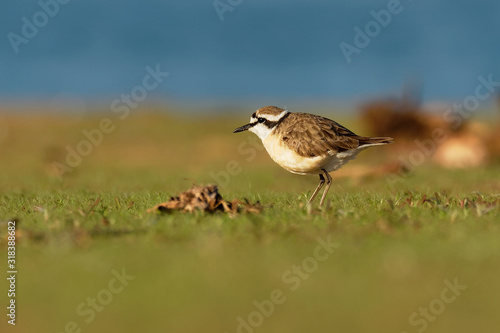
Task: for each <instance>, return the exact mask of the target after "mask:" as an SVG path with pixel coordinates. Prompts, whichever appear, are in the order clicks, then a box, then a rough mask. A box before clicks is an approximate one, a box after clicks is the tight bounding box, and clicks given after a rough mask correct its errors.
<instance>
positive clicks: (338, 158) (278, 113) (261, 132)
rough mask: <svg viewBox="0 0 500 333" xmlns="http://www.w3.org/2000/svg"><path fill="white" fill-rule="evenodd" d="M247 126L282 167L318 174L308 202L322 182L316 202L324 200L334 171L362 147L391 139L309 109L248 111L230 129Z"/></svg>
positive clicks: (385, 142)
mask: <svg viewBox="0 0 500 333" xmlns="http://www.w3.org/2000/svg"><path fill="white" fill-rule="evenodd" d="M246 130H249V131H251V132H253V133H255V134H257V136H258V137H259V138H260V139H261V140H262V143H263V144H264V147H265V148H266V150H267V152H268V154H269V156H271V158H272V159H273V160H274V162H276V163H278V164H279V165H280V166H281V167H283V168H284V169H285V170H288V171H290V172H292V173H295V174H299V175H310V174H318V175H319V184H318V186H317V187H316V189H315V190H314V192H313V194H312V195H311V197H310V199H309V201H308V203H307V204H310V203H311V202H312V201H313V200H314V198H315V197H316V195H317V194H318V191H319V190H320V189H321V188H322V187H323V185H324V184H325V178H326V188H325V191H324V192H323V196H322V197H321V202H320V206H322V205H323V203H324V201H325V197H326V194H327V193H328V190H329V189H330V186H331V183H332V177H331V176H330V174H329V172H332V171H335V170H337V169H339V168H340V167H342V166H343V165H344V164H346V163H347V162H349V161H350V160H352V159H354V158H355V157H356V155H358V154H359V152H360V151H361V150H363V149H366V148H368V147H372V146H379V145H385V144H388V143H392V142H393V139H392V138H390V137H366V136H359V135H357V134H354V133H353V132H351V131H350V130H348V129H347V128H345V127H344V126H342V125H340V124H339V123H337V122H335V121H333V120H330V119H328V118H325V117H321V116H316V115H313V114H309V113H294V112H289V111H287V110H285V109H282V108H279V107H276V106H266V107H263V108H261V109H259V110H257V111H256V112H254V113H253V114H252V117H251V118H250V123H249V124H246V125H244V126H241V127H238V128H237V129H235V130H234V132H233V133H238V132H243V131H246Z"/></svg>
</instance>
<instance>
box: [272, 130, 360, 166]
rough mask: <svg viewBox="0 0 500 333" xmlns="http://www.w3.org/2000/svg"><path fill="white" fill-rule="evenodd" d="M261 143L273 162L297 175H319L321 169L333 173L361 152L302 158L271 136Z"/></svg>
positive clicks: (357, 150)
mask: <svg viewBox="0 0 500 333" xmlns="http://www.w3.org/2000/svg"><path fill="white" fill-rule="evenodd" d="M262 143H263V144H264V147H265V148H266V150H267V152H268V154H269V156H271V158H272V159H273V160H274V162H276V163H278V164H279V165H280V166H281V167H283V168H284V169H286V170H288V171H290V172H292V173H296V174H299V175H307V174H319V173H321V169H325V170H326V171H328V172H331V171H335V170H337V169H339V168H340V167H342V166H343V165H344V164H346V163H347V162H349V161H350V160H352V159H354V158H355V157H356V155H358V154H359V152H360V151H361V150H362V149H360V148H357V149H353V150H348V151H345V152H342V153H338V154H333V155H323V156H315V157H304V156H300V155H299V154H297V153H296V152H295V151H293V150H291V149H289V148H288V147H286V146H285V145H283V144H282V142H281V140H279V139H277V138H276V137H275V136H273V135H269V136H267V137H266V138H265V139H264V140H263V141H262Z"/></svg>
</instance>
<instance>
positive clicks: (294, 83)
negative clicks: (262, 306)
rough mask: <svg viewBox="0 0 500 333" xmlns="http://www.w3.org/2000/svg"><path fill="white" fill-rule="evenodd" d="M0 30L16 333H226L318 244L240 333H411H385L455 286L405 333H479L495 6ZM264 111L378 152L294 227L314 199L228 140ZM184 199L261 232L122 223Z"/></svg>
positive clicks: (494, 288) (486, 286)
mask: <svg viewBox="0 0 500 333" xmlns="http://www.w3.org/2000/svg"><path fill="white" fill-rule="evenodd" d="M1 8H2V9H1V11H0V36H1V38H0V59H1V61H0V158H1V164H0V245H1V246H2V248H6V228H4V226H5V225H6V224H5V222H4V221H7V220H9V219H12V218H17V219H18V220H19V221H21V222H20V223H21V224H20V226H21V227H20V230H19V232H18V239H19V246H18V251H19V252H18V253H19V258H21V259H20V260H19V262H20V264H19V265H20V273H19V295H18V300H19V304H20V305H19V308H18V310H19V312H18V314H19V317H18V318H19V323H20V325H19V326H18V327H16V329H17V332H41V331H43V332H56V331H57V332H61V331H63V329H64V328H65V323H66V322H68V321H70V320H77V321H78V323H79V324H81V326H80V327H81V328H82V330H83V331H85V329H87V330H89V331H93V332H111V331H114V332H118V331H123V332H129V331H145V330H150V331H154V330H158V327H162V328H164V329H165V330H167V331H171V332H199V331H203V332H230V331H231V332H234V331H237V325H238V323H237V321H236V320H237V319H236V318H238V316H245V315H246V314H248V313H251V312H252V311H253V310H254V306H253V303H252V302H253V300H259V301H260V300H264V299H266V298H268V297H269V292H270V291H272V290H273V289H275V288H282V287H283V284H282V281H281V279H280V278H281V276H282V274H283V272H285V271H287V270H288V269H290V267H292V265H296V264H300V263H301V262H302V261H303V260H304V258H308V257H309V256H311V254H312V253H314V252H313V251H314V249H315V247H316V246H317V238H318V237H327V236H331V237H332V239H334V240H335V241H338V242H339V243H341V244H342V247H341V250H339V255H338V256H336V254H334V255H333V256H332V259H331V260H330V261H328V262H325V263H321V265H320V267H319V269H318V272H317V273H315V274H316V275H315V276H314V277H313V278H311V279H309V280H307V281H305V282H304V286H303V288H301V289H300V291H298V292H297V293H295V294H294V295H292V294H289V295H288V296H289V297H290V301H289V302H287V303H286V304H285V305H284V306H283V307H280V308H278V307H277V310H276V314H275V315H274V316H272V317H271V318H269V320H267V319H266V323H265V325H263V327H260V328H259V330H260V331H261V332H282V331H287V332H304V331H325V328H326V329H328V330H331V329H332V328H337V330H338V331H342V332H350V331H359V332H366V331H371V332H387V331H393V332H401V330H405V329H406V330H407V331H408V332H410V331H411V332H415V331H417V327H415V325H411V326H412V327H410V325H409V323H408V317H409V315H411V314H412V313H414V311H418V310H419V309H420V307H422V306H428V304H429V303H430V302H431V301H433V300H434V299H437V297H439V295H441V293H440V292H441V290H442V289H443V288H444V286H445V285H444V284H443V281H445V279H448V280H450V281H452V280H453V279H454V278H455V277H458V280H459V282H460V283H464V284H466V285H468V286H469V287H470V289H468V290H466V291H465V292H464V295H463V296H460V298H459V301H457V302H456V303H455V304H451V305H450V304H447V305H446V306H447V308H446V311H445V312H444V313H443V315H442V316H440V317H439V319H438V320H437V321H435V322H432V328H430V329H429V332H431V331H432V332H446V331H448V332H451V331H453V332H470V331H472V330H474V329H475V328H477V327H478V325H482V327H484V328H486V329H488V328H491V330H494V329H497V328H498V326H499V324H498V316H497V315H496V312H495V311H496V309H498V307H499V306H500V305H499V301H498V299H497V298H494V297H492V295H495V294H498V292H499V290H500V286H499V284H498V275H499V272H498V270H499V268H498V260H499V253H500V249H499V243H498V235H499V234H500V227H499V226H498V211H499V210H498V207H500V199H499V197H498V193H499V192H500V179H499V177H498V175H499V174H500V172H499V168H500V163H499V161H500V113H499V111H500V98H499V97H498V96H499V95H498V92H499V88H500V62H499V60H500V34H499V32H500V20H499V19H498V18H499V16H500V2H498V1H491V0H476V1H465V0H454V1H452V0H413V1H411V0H401V1H397V0H384V1H380V0H358V1H348V0H336V1H331V0H303V1H299V0H287V1H285V0H274V1H264V0H241V1H240V0H204V1H200V0H193V1H188V0H163V1H160V0H143V1H118V0H100V1H97V0H84V1H77V0H40V1H36V0H23V1H3V2H2V6H1ZM266 105H277V106H279V107H284V108H287V109H288V110H290V111H292V112H310V113H316V114H320V115H323V116H326V117H328V118H331V119H334V120H336V121H338V122H340V123H341V124H343V125H345V126H347V127H348V128H350V129H351V130H353V131H354V132H355V133H358V134H360V135H373V136H376V135H383V136H393V137H394V138H395V142H396V143H395V144H394V145H390V146H385V147H377V148H373V149H372V150H367V151H366V152H363V153H362V154H360V156H359V157H358V159H357V160H356V161H353V162H351V163H350V164H349V165H348V166H347V167H346V168H343V169H341V170H339V171H338V172H335V173H333V174H332V176H333V177H334V180H335V181H334V185H332V190H331V191H330V196H329V198H331V199H332V202H333V204H332V206H331V207H329V208H328V209H327V210H325V211H321V212H317V213H313V214H312V215H310V214H308V213H307V212H306V211H305V209H303V207H302V206H301V203H302V202H305V198H306V196H307V195H308V194H310V191H311V190H312V189H314V187H315V186H316V184H317V178H316V177H299V176H296V175H292V174H290V173H287V172H285V171H284V170H282V169H281V168H280V167H278V166H277V165H276V164H274V162H272V160H271V159H270V158H269V157H268V156H267V154H266V153H265V151H264V150H263V148H262V145H261V143H260V142H259V141H258V140H257V138H256V137H255V136H254V135H251V134H249V133H243V134H240V135H235V134H232V131H233V130H234V129H235V128H236V127H238V126H241V125H244V124H245V123H246V122H247V121H248V119H249V117H250V114H251V113H253V112H254V111H255V110H256V109H258V108H260V107H263V106H266ZM235 163H236V164H235ZM235 170H236V171H235ZM193 183H196V184H201V183H205V184H206V183H217V184H218V185H219V189H220V191H221V193H222V194H223V196H224V198H225V199H228V200H231V199H233V198H249V199H250V200H251V201H252V202H255V201H257V200H260V201H261V202H262V203H263V205H264V206H265V210H264V212H265V213H264V214H261V215H256V216H253V215H250V216H247V215H244V216H239V217H238V218H232V217H228V216H222V215H220V214H219V215H210V216H207V215H202V214H198V215H194V216H191V215H189V216H188V215H181V214H177V215H175V214H174V215H172V216H166V217H165V216H164V217H156V216H151V215H147V214H146V213H145V211H146V209H148V208H151V207H153V206H154V205H156V204H158V203H160V202H162V201H166V200H168V198H169V197H170V196H172V195H175V194H177V193H179V192H180V191H183V190H186V189H187V188H189V187H190V186H191V185H192V184H193ZM308 191H309V192H308ZM273 205H274V206H273ZM495 214H496V215H495ZM4 236H5V237H4ZM4 245H5V246H4ZM2 253H4V251H2ZM334 257H335V258H334ZM2 260H3V259H2ZM2 267H3V266H2ZM121 267H126V269H127V272H128V273H129V274H131V275H135V276H137V278H136V280H135V281H133V282H131V283H130V286H129V287H127V289H126V292H124V293H123V294H120V295H115V297H116V298H115V299H116V302H113V303H112V304H110V305H109V306H107V307H106V309H105V311H104V312H103V313H100V314H98V316H97V319H96V320H95V321H94V322H92V323H90V324H89V325H87V324H85V323H84V322H83V321H82V320H81V319H82V318H81V317H79V316H78V315H76V314H75V308H76V307H77V306H78V304H80V303H81V302H84V301H85V300H86V299H87V297H90V296H92V297H93V296H95V295H96V293H98V292H99V291H100V290H101V289H102V288H105V287H106V286H107V283H108V281H109V279H110V278H111V276H112V275H111V271H112V269H116V270H120V269H121ZM2 276H3V275H2ZM1 281H4V282H1ZM1 281H0V287H1V290H2V294H3V290H6V289H5V288H6V287H7V286H6V284H5V283H6V282H5V279H2V280H1ZM4 299H5V298H2V299H1V300H0V301H1V302H2V303H1V304H4V303H3V302H4ZM2 315H3V312H2ZM430 324H431V323H429V327H431V325H430ZM2 325H3V326H2ZM6 325H7V324H6V323H5V321H2V322H0V331H2V332H3V331H4V327H5V326H6ZM8 328H10V329H12V327H10V326H9V327H8ZM243 331H244V329H243ZM247 331H250V330H249V329H247ZM255 331H256V332H257V331H258V330H257V329H255ZM240 333H241V332H240ZM246 333H251V332H246Z"/></svg>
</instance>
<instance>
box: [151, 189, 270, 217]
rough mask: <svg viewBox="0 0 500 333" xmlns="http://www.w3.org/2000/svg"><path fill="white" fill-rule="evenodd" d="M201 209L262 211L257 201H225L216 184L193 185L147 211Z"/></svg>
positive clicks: (191, 210)
mask: <svg viewBox="0 0 500 333" xmlns="http://www.w3.org/2000/svg"><path fill="white" fill-rule="evenodd" d="M197 210H198V211H202V212H208V213H214V212H219V211H220V212H224V213H231V214H237V213H241V212H244V213H260V212H261V211H262V206H261V204H260V203H259V202H258V201H257V202H256V203H255V204H252V203H250V202H248V200H246V199H245V202H242V201H240V200H237V199H235V200H233V201H226V200H224V199H223V198H222V196H221V195H220V194H219V190H218V188H217V186H216V185H207V186H198V185H193V187H191V188H190V189H189V190H187V191H185V192H182V193H181V194H179V195H178V196H176V197H171V198H170V200H169V201H167V202H164V203H162V204H159V205H156V206H155V207H153V208H151V209H149V210H148V212H157V211H159V212H163V213H171V212H173V211H181V212H187V213H192V212H194V211H197Z"/></svg>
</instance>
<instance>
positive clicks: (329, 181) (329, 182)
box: [319, 169, 332, 206]
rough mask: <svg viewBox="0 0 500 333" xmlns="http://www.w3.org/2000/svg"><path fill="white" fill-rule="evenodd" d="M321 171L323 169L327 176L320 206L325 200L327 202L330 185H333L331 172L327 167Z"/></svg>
mask: <svg viewBox="0 0 500 333" xmlns="http://www.w3.org/2000/svg"><path fill="white" fill-rule="evenodd" d="M321 171H323V173H324V174H325V176H326V188H325V192H323V196H322V197H321V202H320V203H319V205H320V206H323V202H325V198H326V194H327V193H328V190H330V186H331V185H332V177H331V176H330V174H329V173H328V172H326V170H325V169H321ZM323 181H324V179H323ZM321 185H323V184H321Z"/></svg>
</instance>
